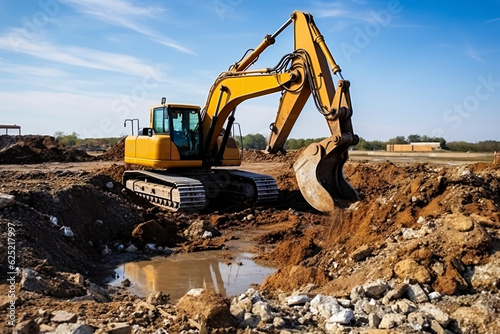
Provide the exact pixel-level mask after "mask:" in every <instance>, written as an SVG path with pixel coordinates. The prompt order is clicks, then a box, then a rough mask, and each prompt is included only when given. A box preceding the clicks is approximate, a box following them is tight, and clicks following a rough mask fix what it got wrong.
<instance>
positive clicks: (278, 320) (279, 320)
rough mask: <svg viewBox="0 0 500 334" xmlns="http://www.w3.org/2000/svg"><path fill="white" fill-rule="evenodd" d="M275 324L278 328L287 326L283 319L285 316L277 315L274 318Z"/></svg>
mask: <svg viewBox="0 0 500 334" xmlns="http://www.w3.org/2000/svg"><path fill="white" fill-rule="evenodd" d="M273 325H274V327H276V328H281V327H283V326H285V320H283V318H281V317H276V318H274V319H273Z"/></svg>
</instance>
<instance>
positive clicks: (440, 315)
mask: <svg viewBox="0 0 500 334" xmlns="http://www.w3.org/2000/svg"><path fill="white" fill-rule="evenodd" d="M420 311H421V312H423V313H425V314H427V315H430V316H431V317H433V318H434V319H435V320H436V321H437V322H438V323H439V324H440V325H441V326H443V327H444V328H446V326H448V324H449V323H450V317H449V315H448V314H447V313H445V312H443V311H442V310H440V309H439V308H437V307H436V306H434V305H433V304H431V303H425V304H423V305H420Z"/></svg>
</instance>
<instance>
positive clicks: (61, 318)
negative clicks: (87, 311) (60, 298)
mask: <svg viewBox="0 0 500 334" xmlns="http://www.w3.org/2000/svg"><path fill="white" fill-rule="evenodd" d="M76 319H77V316H76V314H75V313H71V312H66V311H55V312H52V318H51V319H50V321H52V322H58V323H64V322H76Z"/></svg>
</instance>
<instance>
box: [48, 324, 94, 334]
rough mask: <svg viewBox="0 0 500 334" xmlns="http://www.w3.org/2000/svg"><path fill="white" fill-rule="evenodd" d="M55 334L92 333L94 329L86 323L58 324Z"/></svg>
mask: <svg viewBox="0 0 500 334" xmlns="http://www.w3.org/2000/svg"><path fill="white" fill-rule="evenodd" d="M55 333H56V334H92V333H94V330H93V329H92V327H90V326H89V325H86V324H60V325H59V326H57V328H56V331H55Z"/></svg>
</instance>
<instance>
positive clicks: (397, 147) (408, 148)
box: [387, 143, 441, 152]
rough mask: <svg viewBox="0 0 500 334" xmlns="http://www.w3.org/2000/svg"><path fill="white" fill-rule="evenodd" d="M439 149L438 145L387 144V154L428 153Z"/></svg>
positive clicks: (439, 145)
mask: <svg viewBox="0 0 500 334" xmlns="http://www.w3.org/2000/svg"><path fill="white" fill-rule="evenodd" d="M440 148H441V144H440V143H409V144H387V151H388V152H428V151H435V150H439V149H440Z"/></svg>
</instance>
